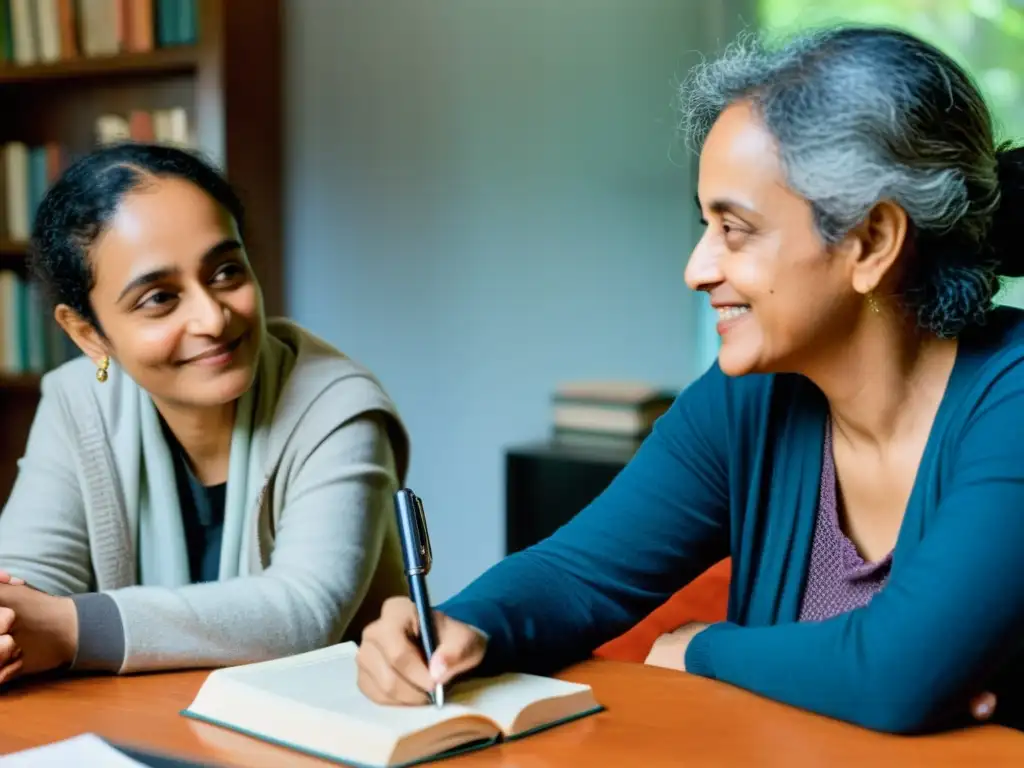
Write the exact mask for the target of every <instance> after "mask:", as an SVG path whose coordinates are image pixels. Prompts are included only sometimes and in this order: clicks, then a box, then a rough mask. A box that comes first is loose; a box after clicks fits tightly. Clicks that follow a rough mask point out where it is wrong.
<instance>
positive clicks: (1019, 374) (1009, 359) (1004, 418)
mask: <svg viewBox="0 0 1024 768" xmlns="http://www.w3.org/2000/svg"><path fill="white" fill-rule="evenodd" d="M946 399H947V400H948V401H949V406H950V407H949V416H948V418H949V420H950V424H951V426H952V427H953V429H952V430H951V431H950V434H951V435H953V436H954V438H955V439H956V438H958V437H959V436H960V435H961V434H962V431H963V429H966V428H967V427H969V426H972V425H976V424H978V423H979V419H984V421H985V423H986V424H991V425H993V426H995V425H997V424H1005V425H1007V426H1008V427H1009V426H1010V425H1013V426H1014V427H1015V426H1016V425H1018V424H1020V422H1021V421H1022V420H1024V412H1021V411H1022V410H1024V409H1022V406H1024V311H1021V310H1019V309H1015V308H1012V307H1001V308H999V309H997V310H995V311H994V312H993V313H992V315H991V316H990V318H989V321H988V322H987V323H986V324H985V325H982V326H978V327H976V328H972V329H971V330H970V331H969V332H967V333H965V334H964V335H963V336H962V337H961V339H960V343H959V348H958V350H957V359H956V363H955V365H954V367H953V373H952V375H951V377H950V380H949V383H948V384H947V388H946ZM993 411H996V412H998V413H999V414H1000V416H999V418H998V419H996V420H995V421H992V420H991V419H988V418H985V417H986V416H989V415H990V414H992V413H993ZM957 427H959V428H960V429H957Z"/></svg>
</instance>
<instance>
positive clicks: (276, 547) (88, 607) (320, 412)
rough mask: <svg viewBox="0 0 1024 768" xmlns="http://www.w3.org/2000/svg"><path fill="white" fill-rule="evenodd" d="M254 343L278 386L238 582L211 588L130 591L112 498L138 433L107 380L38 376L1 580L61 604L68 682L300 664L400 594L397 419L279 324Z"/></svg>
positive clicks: (85, 372)
mask: <svg viewBox="0 0 1024 768" xmlns="http://www.w3.org/2000/svg"><path fill="white" fill-rule="evenodd" d="M268 339H269V342H270V343H271V344H272V349H273V351H274V354H275V355H278V356H280V358H281V360H282V369H283V370H285V371H287V375H286V376H284V377H283V380H282V382H281V384H280V385H279V392H278V393H277V401H276V407H275V409H274V412H273V413H274V415H273V420H272V422H271V424H270V425H269V435H270V436H269V441H268V442H269V446H270V449H269V451H268V456H267V459H266V463H265V466H264V473H263V477H262V478H260V479H259V480H260V481H261V482H262V487H261V488H260V489H258V490H259V494H258V499H257V503H256V505H255V506H254V507H253V509H251V510H249V512H248V518H247V520H246V525H248V526H250V528H251V530H252V531H253V535H252V536H251V537H250V539H251V542H252V547H253V551H252V553H251V557H249V563H250V566H249V568H250V572H249V573H248V574H246V575H243V576H242V577H240V578H236V579H229V580H225V581H216V582H206V583H201V584H192V585H188V586H182V587H178V588H165V587H157V586H140V584H139V576H138V567H137V554H138V551H137V541H136V540H135V538H136V534H137V530H136V528H137V521H133V520H132V519H131V513H130V504H129V503H128V502H127V501H126V496H127V495H128V494H126V492H125V489H126V488H132V487H137V486H138V481H139V478H138V477H137V475H138V473H139V462H138V460H137V458H134V457H133V456H132V455H131V454H132V453H133V451H137V440H135V438H134V434H133V433H134V432H137V431H138V429H139V427H138V424H137V423H133V419H132V418H131V411H130V410H129V409H127V408H125V407H124V406H122V405H121V401H122V400H125V399H127V398H122V397H119V392H118V387H119V385H118V383H117V382H116V381H115V380H114V378H113V377H112V378H111V380H110V381H108V382H107V384H99V383H97V382H96V381H95V379H94V375H93V374H94V370H93V367H92V365H91V363H90V361H89V360H88V359H85V358H80V359H77V360H74V361H72V362H70V363H67V364H65V365H63V366H61V367H60V368H58V369H56V370H55V371H53V372H51V373H49V374H47V375H46V376H45V377H44V379H43V387H42V392H43V396H42V399H41V402H40V405H39V409H38V411H37V413H36V416H35V420H34V422H33V426H32V430H31V434H30V436H29V441H28V446H27V448H26V452H25V455H24V457H23V458H22V459H21V461H20V463H19V473H18V478H17V481H16V483H15V486H14V489H13V491H12V493H11V496H10V498H9V499H8V502H7V504H6V506H5V507H4V510H3V513H2V514H0V568H4V569H6V570H8V571H9V572H10V573H11V574H12V575H14V576H20V577H21V578H24V579H25V580H26V582H28V584H30V585H31V586H33V587H35V588H37V589H41V590H44V591H46V592H49V593H51V594H56V595H69V596H74V599H75V600H76V606H77V608H78V611H79V634H80V641H79V653H78V658H77V659H76V667H77V668H81V669H89V668H92V669H96V668H99V669H107V670H110V671H115V672H120V673H128V672H139V671H145V670H156V669H169V668H184V667H215V666H225V665H231V664H241V663H248V662H252V661H259V660H263V659H268V658H274V657H278V656H282V655H287V654H293V653H299V652H302V651H306V650H311V649H314V648H318V647H322V646H324V645H327V644H330V643H334V642H338V641H341V640H345V639H352V638H357V637H358V634H359V632H360V631H361V629H362V627H363V626H364V625H365V624H366V623H367V622H368V621H370V620H372V619H373V618H375V617H376V616H377V615H378V614H379V612H380V607H381V603H382V602H383V601H384V600H385V599H386V598H387V597H389V596H391V595H394V594H404V593H405V589H406V587H405V580H404V576H403V573H402V567H401V554H400V551H399V548H398V539H397V535H396V530H395V525H394V514H393V509H392V495H393V493H394V491H395V489H396V488H397V487H398V486H399V485H401V484H402V482H403V481H404V476H405V473H406V469H407V467H408V460H409V443H408V437H407V434H406V432H405V429H404V426H403V425H402V422H401V420H400V419H399V416H398V414H397V410H396V409H395V407H394V405H393V403H392V402H391V400H390V399H389V398H388V396H387V395H386V394H385V393H384V391H383V389H382V388H381V386H380V385H379V383H378V382H377V381H376V380H375V379H374V378H373V376H372V374H370V373H369V372H368V371H367V370H365V369H364V368H362V367H361V366H360V365H359V364H357V363H355V362H353V361H352V360H350V359H349V358H347V357H345V356H344V355H343V354H341V353H339V352H338V351H336V350H335V349H334V348H333V347H331V346H329V345H328V344H326V343H325V342H323V341H321V340H320V339H318V338H317V337H315V336H314V335H312V334H310V333H309V332H307V331H304V330H303V329H301V328H299V327H298V326H296V325H294V324H293V323H290V322H287V321H283V320H275V321H270V322H269V323H268ZM108 384H113V386H108ZM127 385H128V384H127V383H125V386H127ZM132 446H135V448H132ZM172 476H173V474H172ZM254 490H255V489H254ZM94 593H95V594H94Z"/></svg>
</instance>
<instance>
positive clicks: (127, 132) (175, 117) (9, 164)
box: [0, 107, 195, 244]
mask: <svg viewBox="0 0 1024 768" xmlns="http://www.w3.org/2000/svg"><path fill="white" fill-rule="evenodd" d="M94 130H95V138H96V143H97V144H108V143H111V142H118V141H141V142H157V143H161V144H177V145H181V146H186V147H192V146H195V134H194V132H193V129H192V125H191V123H190V121H189V117H188V112H187V111H186V110H185V108H184V107H174V108H171V109H155V110H152V111H150V110H142V109H136V110H132V111H131V113H129V114H128V115H114V114H107V115H100V116H99V117H98V118H96V123H95V127H94ZM67 162H68V153H67V151H66V150H65V148H64V147H63V146H61V145H60V144H57V143H56V142H48V143H46V144H42V145H38V146H30V145H28V144H26V143H25V142H21V141H11V142H8V143H7V144H4V145H2V146H0V241H4V242H9V243H15V244H21V243H26V242H28V239H29V236H30V235H31V229H32V222H33V221H34V220H35V215H36V211H37V210H38V208H39V204H40V203H41V202H42V201H43V197H44V196H45V195H46V191H47V190H48V189H49V188H50V185H51V184H53V182H55V181H56V180H57V177H58V176H59V175H60V174H61V172H62V171H63V170H64V168H65V167H66V165H67Z"/></svg>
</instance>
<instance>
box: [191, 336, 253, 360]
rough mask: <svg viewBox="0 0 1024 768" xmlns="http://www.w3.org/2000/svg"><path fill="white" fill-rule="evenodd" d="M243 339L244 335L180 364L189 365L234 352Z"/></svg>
mask: <svg viewBox="0 0 1024 768" xmlns="http://www.w3.org/2000/svg"><path fill="white" fill-rule="evenodd" d="M244 338H245V334H244V333H243V334H242V335H241V336H239V337H238V338H237V339H235V340H234V341H230V342H228V343H227V344H218V345H217V346H216V347H212V348H210V349H208V350H206V351H205V352H201V353H199V354H198V355H195V356H194V357H190V358H189V359H188V360H185V361H184V362H183V363H182V365H187V364H189V363H198V362H200V361H202V360H209V359H210V358H212V357H219V356H220V355H226V354H229V353H231V352H234V351H235V350H236V349H238V347H239V346H240V345H241V343H242V339H244Z"/></svg>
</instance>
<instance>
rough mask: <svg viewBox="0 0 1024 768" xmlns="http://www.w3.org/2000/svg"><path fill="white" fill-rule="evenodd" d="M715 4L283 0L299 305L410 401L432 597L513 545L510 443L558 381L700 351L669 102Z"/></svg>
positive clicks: (714, 23) (685, 190)
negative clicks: (508, 507)
mask: <svg viewBox="0 0 1024 768" xmlns="http://www.w3.org/2000/svg"><path fill="white" fill-rule="evenodd" d="M706 5H708V4H707V3H704V2H698V0H662V1H660V2H659V1H658V0H614V1H613V0H516V1H513V0H492V1H490V2H488V1H486V0H432V1H431V2H424V0H377V1H375V2H371V0H361V1H357V0H289V1H288V2H287V3H286V4H285V6H286V10H287V19H286V21H287V48H288V57H287V72H286V84H287V94H288V105H287V124H286V129H287V134H286V135H287V171H288V178H289V180H288V189H287V232H288V234H287V247H288V252H287V257H288V264H289V269H288V273H287V286H286V290H287V296H288V300H289V312H290V314H292V315H293V316H294V317H295V318H296V319H297V320H298V321H299V322H301V323H303V324H305V325H306V326H307V327H309V328H310V329H312V330H313V331H315V332H317V333H320V334H322V335H323V336H325V337H326V338H327V339H328V340H330V341H332V342H333V343H335V344H337V345H338V346H339V347H340V348H341V349H343V350H344V351H346V352H348V353H349V354H350V355H352V356H353V357H355V358H357V359H359V360H361V361H362V362H364V363H365V364H367V365H368V366H370V367H371V368H372V369H373V370H374V371H375V372H376V373H377V375H378V376H379V377H380V378H381V379H382V380H383V382H384V384H385V386H386V388H387V389H388V390H389V392H390V393H391V394H392V396H393V397H394V398H395V400H396V402H397V403H398V406H399V408H400V409H401V412H402V413H403V414H404V417H405V419H406V421H407V424H408V427H409V429H410V431H411V434H412V438H413V455H412V469H411V473H410V476H409V484H410V486H411V487H412V488H414V489H415V490H416V491H417V492H418V493H419V494H420V495H421V496H422V497H423V498H424V502H425V505H426V507H427V511H428V515H429V518H430V526H431V535H432V539H433V543H434V554H435V568H434V573H433V575H432V588H433V590H434V597H435V598H436V599H443V598H444V597H446V596H448V595H449V594H451V593H452V592H453V591H455V590H457V589H459V588H461V587H462V586H463V585H465V584H466V583H467V582H468V581H469V580H470V579H471V578H472V577H473V576H475V575H476V574H478V573H479V572H481V571H482V570H484V569H485V568H486V567H488V566H489V565H491V564H492V563H493V562H495V561H496V560H497V559H498V558H499V557H500V556H501V554H502V553H503V551H504V550H503V547H504V533H503V531H504V527H503V526H504V522H503V521H504V487H503V474H504V472H503V449H504V448H505V447H506V446H508V445H510V444H513V443H518V442H521V441H530V440H534V439H537V438H541V437H543V436H544V435H545V433H546V431H547V429H548V417H549V411H548V397H549V395H550V392H551V390H552V388H553V387H554V386H555V384H556V383H557V382H558V381H560V380H563V379H573V378H582V377H624V378H640V379H649V380H652V381H654V382H656V383H662V384H669V385H677V386H679V385H683V384H685V383H686V382H687V381H689V380H690V379H692V377H693V376H694V375H695V374H696V373H697V371H698V369H699V368H701V367H703V365H704V364H705V363H706V360H707V355H708V349H709V346H708V342H707V334H706V324H704V325H702V324H701V320H700V318H701V317H702V316H704V317H706V314H702V313H701V312H700V307H701V306H702V305H701V304H699V303H698V300H697V299H696V298H695V297H692V296H690V295H688V292H687V290H686V289H685V286H684V284H683V282H682V271H683V266H684V263H685V258H686V256H687V255H688V251H689V248H690V247H691V245H692V243H693V241H694V235H695V229H694V226H695V216H694V215H693V211H694V204H693V187H692V183H691V182H690V175H691V173H692V172H693V171H692V167H691V164H690V163H691V160H690V158H688V157H687V156H686V154H685V152H684V151H683V149H682V147H681V146H680V145H679V143H678V141H677V140H676V138H675V135H674V128H675V121H676V116H675V115H674V113H673V111H672V103H671V102H672V98H673V95H674V83H675V81H676V80H678V79H679V78H680V77H681V76H682V75H683V73H684V72H685V69H686V67H687V66H688V65H689V64H692V63H693V62H694V61H695V60H696V54H695V53H694V51H695V50H697V49H704V50H708V49H709V47H711V45H712V44H713V40H711V39H709V34H711V35H721V34H724V33H723V29H725V27H727V26H728V25H727V24H726V25H724V26H723V16H722V14H721V12H720V11H719V12H717V13H718V16H717V18H715V19H711V18H708V16H709V14H710V13H711V12H709V11H705V10H702V6H706ZM698 358H700V359H698Z"/></svg>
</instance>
